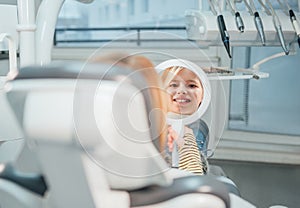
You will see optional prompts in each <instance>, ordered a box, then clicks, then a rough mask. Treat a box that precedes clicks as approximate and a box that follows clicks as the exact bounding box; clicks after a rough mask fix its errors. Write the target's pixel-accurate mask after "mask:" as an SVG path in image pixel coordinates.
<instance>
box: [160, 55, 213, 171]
mask: <svg viewBox="0 0 300 208" xmlns="http://www.w3.org/2000/svg"><path fill="white" fill-rule="evenodd" d="M156 68H157V70H158V72H159V73H160V75H161V78H162V82H163V85H164V87H165V91H166V93H167V99H168V118H167V120H168V123H169V124H170V125H171V127H170V128H169V134H168V147H169V149H170V151H172V167H176V168H179V169H184V170H188V171H191V172H193V173H196V174H200V175H202V174H205V173H206V171H207V163H206V162H205V156H204V155H203V154H205V151H206V147H207V140H208V127H207V125H206V123H205V122H204V121H203V120H201V119H200V118H201V116H202V115H203V114H204V113H205V111H206V110H207V108H208V106H209V103H210V85H209V81H208V78H207V76H206V74H205V73H204V71H203V70H202V69H201V68H200V67H198V66H197V65H196V64H194V63H192V62H189V61H187V60H182V59H172V60H168V61H165V62H163V63H161V64H159V65H158V66H157V67H156ZM175 141H176V142H175ZM177 149H178V150H177Z"/></svg>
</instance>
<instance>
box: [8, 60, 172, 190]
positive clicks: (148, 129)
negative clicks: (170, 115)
mask: <svg viewBox="0 0 300 208" xmlns="http://www.w3.org/2000/svg"><path fill="white" fill-rule="evenodd" d="M148 88H149V86H148V85H147V82H146V80H145V78H144V77H143V76H142V74H141V73H139V71H136V70H130V69H126V68H121V67H117V66H110V65H106V64H78V63H63V64H62V65H61V64H55V65H52V66H51V65H49V66H46V67H27V68H24V69H22V70H21V71H20V74H19V75H18V76H17V77H16V79H15V80H14V81H12V82H11V83H9V85H8V86H7V89H9V90H8V91H9V92H8V94H9V101H10V103H12V105H13V106H14V105H16V104H14V99H16V97H21V98H22V99H23V105H24V106H23V109H24V110H23V112H22V121H21V122H22V126H23V128H24V131H25V132H24V133H25V135H26V137H27V138H29V139H30V140H35V143H36V144H38V145H39V144H43V145H44V144H51V145H53V144H55V145H69V146H74V143H76V144H80V145H79V147H81V148H83V150H84V151H85V153H87V154H89V155H90V156H91V158H92V159H93V160H94V161H95V162H96V163H97V164H98V165H99V166H101V167H102V168H104V169H105V170H106V171H107V172H108V173H109V174H108V175H109V176H108V179H109V181H110V185H111V187H112V188H118V189H131V188H132V189H134V188H138V187H141V186H146V185H148V184H166V183H169V181H168V180H167V177H166V176H165V175H164V173H163V172H164V171H165V170H167V169H168V166H167V164H166V163H165V162H164V160H163V158H162V157H161V155H160V153H159V151H157V148H155V147H157V146H155V145H153V144H155V143H156V144H158V141H157V140H158V138H159V136H160V133H161V132H159V131H158V129H157V128H156V126H155V125H153V123H154V122H155V118H152V117H155V116H156V115H157V112H156V111H159V109H154V108H153V107H152V101H151V99H155V98H152V97H151V93H150V92H149V91H148V90H147V89H148ZM20 94H22V96H20ZM15 107H16V106H15ZM13 108H14V107H13ZM19 118H20V116H19Z"/></svg>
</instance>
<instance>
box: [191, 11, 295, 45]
mask: <svg viewBox="0 0 300 208" xmlns="http://www.w3.org/2000/svg"><path fill="white" fill-rule="evenodd" d="M276 12H277V15H278V17H279V19H280V21H281V26H282V32H283V34H284V37H285V41H286V43H291V42H294V41H295V30H294V28H293V26H292V24H291V23H290V18H289V17H288V16H287V15H286V14H284V12H282V11H276ZM240 13H241V15H242V16H243V21H244V25H245V31H244V32H243V33H241V32H239V31H238V30H237V28H236V22H235V16H234V15H232V14H231V13H230V12H229V11H225V12H223V13H222V15H223V18H224V19H225V20H226V29H227V32H228V33H229V35H230V45H231V46H261V45H262V44H261V39H260V37H259V34H258V31H257V29H256V26H255V23H254V21H253V16H251V15H250V14H249V13H248V12H247V11H243V12H240ZM185 17H186V31H187V36H188V39H190V40H194V41H196V42H197V43H198V45H199V47H204V48H205V47H209V46H221V45H223V42H222V41H221V40H220V37H219V36H220V34H219V28H218V26H217V24H216V22H215V16H214V15H213V14H212V13H211V12H210V11H199V10H188V11H186V14H185ZM260 18H261V19H262V21H263V23H264V32H265V39H266V42H265V44H266V45H267V46H280V42H279V38H278V36H277V31H276V29H275V28H274V25H273V18H272V16H269V15H267V14H265V13H260Z"/></svg>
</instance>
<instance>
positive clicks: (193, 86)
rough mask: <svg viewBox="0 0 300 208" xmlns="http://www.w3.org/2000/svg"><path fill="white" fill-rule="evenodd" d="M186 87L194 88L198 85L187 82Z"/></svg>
mask: <svg viewBox="0 0 300 208" xmlns="http://www.w3.org/2000/svg"><path fill="white" fill-rule="evenodd" d="M188 87H189V88H196V87H198V86H197V85H195V84H189V85H188Z"/></svg>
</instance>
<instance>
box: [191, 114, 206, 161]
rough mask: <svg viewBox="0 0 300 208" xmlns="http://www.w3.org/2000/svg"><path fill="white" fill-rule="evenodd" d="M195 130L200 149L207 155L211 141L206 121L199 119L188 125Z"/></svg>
mask: <svg viewBox="0 0 300 208" xmlns="http://www.w3.org/2000/svg"><path fill="white" fill-rule="evenodd" d="M188 127H189V128H191V129H192V130H193V133H194V135H195V137H196V142H197V145H198V148H199V150H200V151H201V152H202V153H203V154H204V155H206V150H207V146H208V142H209V134H208V133H209V129H208V126H207V124H206V123H205V121H203V120H201V119H199V120H197V121H195V122H193V123H191V124H189V125H188Z"/></svg>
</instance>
